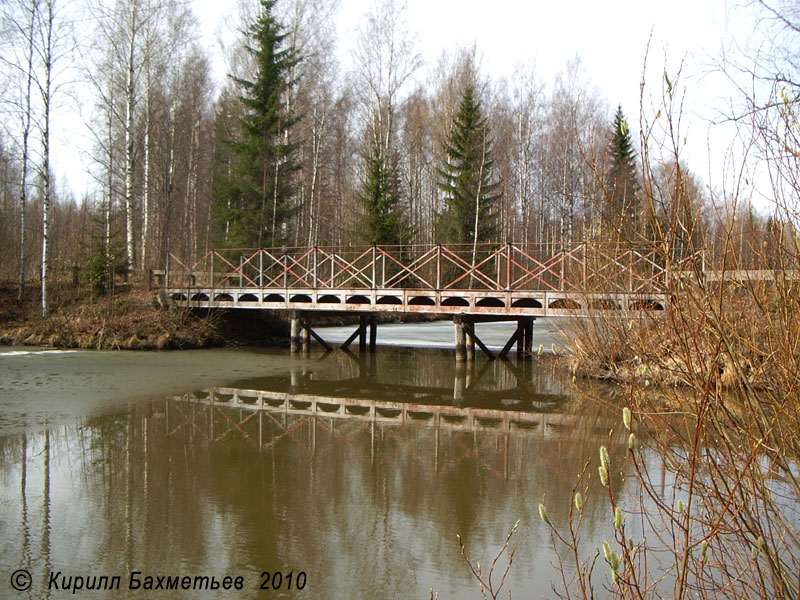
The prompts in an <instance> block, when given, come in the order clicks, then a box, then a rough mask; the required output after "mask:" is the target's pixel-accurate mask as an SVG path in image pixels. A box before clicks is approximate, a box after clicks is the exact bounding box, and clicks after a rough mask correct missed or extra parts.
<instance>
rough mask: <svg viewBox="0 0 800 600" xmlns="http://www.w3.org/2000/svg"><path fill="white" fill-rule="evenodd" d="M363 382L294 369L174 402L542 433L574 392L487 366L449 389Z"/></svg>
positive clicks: (362, 366) (464, 373)
mask: <svg viewBox="0 0 800 600" xmlns="http://www.w3.org/2000/svg"><path fill="white" fill-rule="evenodd" d="M353 362H354V364H356V365H357V366H358V369H359V371H358V375H356V376H351V377H344V378H336V379H333V378H328V379H324V378H323V379H320V378H316V377H315V375H317V374H316V373H313V372H311V373H308V372H306V373H303V372H302V371H300V370H299V369H294V370H293V371H291V373H289V374H287V375H276V376H271V377H263V378H259V379H255V380H252V381H248V382H242V383H241V384H240V385H238V386H237V387H214V388H210V389H203V390H199V391H195V392H192V393H189V394H184V395H182V396H179V397H177V398H175V400H177V401H180V402H182V403H189V404H194V405H201V406H207V407H212V408H219V409H226V408H228V409H239V410H240V411H247V412H257V411H263V412H265V413H269V414H270V415H273V416H274V415H281V414H282V415H286V416H288V415H294V416H301V417H314V418H316V417H319V418H325V419H338V420H341V419H347V420H352V421H367V422H373V423H384V424H398V425H407V424H417V425H423V426H433V427H436V428H448V429H467V430H475V429H489V430H499V431H510V430H512V429H524V430H532V429H535V428H540V429H541V430H542V431H544V430H546V429H547V428H549V427H559V426H562V425H565V424H567V423H571V422H572V421H573V418H572V417H571V416H568V415H565V414H563V407H564V405H565V404H566V403H567V402H568V401H569V399H570V398H569V396H570V394H569V391H568V389H567V388H565V387H562V385H561V384H560V383H554V382H550V384H549V389H547V390H545V391H541V390H534V389H533V387H532V383H531V380H530V369H527V368H523V367H520V366H516V365H513V364H511V363H510V362H508V361H502V362H500V363H492V362H486V363H484V365H483V368H482V369H481V370H480V371H476V370H475V369H472V370H468V369H466V368H456V370H455V372H454V377H453V385H452V387H445V386H443V385H441V384H438V385H437V384H435V383H433V384H430V383H429V384H427V385H426V384H420V383H416V384H405V383H392V382H386V381H379V380H378V377H377V376H376V366H375V363H374V361H372V360H365V359H363V358H362V359H358V360H356V359H354V361H353ZM500 365H505V367H506V368H505V369H504V370H503V372H502V373H501V375H504V376H503V377H501V378H500V379H502V380H503V381H504V384H502V385H497V384H495V385H488V386H486V385H482V384H483V381H484V379H485V378H486V374H487V372H488V371H489V369H490V368H494V370H495V375H496V374H497V373H496V372H497V367H499V366H500Z"/></svg>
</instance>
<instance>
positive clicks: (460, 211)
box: [437, 84, 500, 243]
mask: <svg viewBox="0 0 800 600" xmlns="http://www.w3.org/2000/svg"><path fill="white" fill-rule="evenodd" d="M444 151H445V155H446V162H445V164H444V165H443V166H442V167H441V168H440V169H438V172H439V177H440V178H441V179H440V181H439V189H440V190H441V191H442V192H444V201H445V204H446V207H445V210H444V211H443V212H442V213H441V214H440V215H438V222H437V236H438V238H439V239H440V240H441V241H444V242H455V243H473V242H485V241H493V240H495V239H496V238H497V236H498V231H499V230H498V226H497V217H498V215H497V201H498V200H499V199H500V193H498V192H497V190H498V187H499V184H498V183H497V182H496V181H495V178H494V176H493V167H494V160H493V159H492V140H491V138H490V136H489V128H488V124H487V122H486V119H485V118H484V117H483V115H482V113H481V103H480V100H479V99H478V98H477V97H476V95H475V87H474V86H473V85H471V84H470V85H468V86H467V87H466V88H465V90H464V94H463V95H462V98H461V102H460V104H459V107H458V112H457V113H456V115H455V117H453V123H452V127H451V129H450V134H449V136H448V138H447V140H446V141H445V143H444Z"/></svg>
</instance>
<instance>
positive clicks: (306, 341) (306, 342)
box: [300, 327, 311, 354]
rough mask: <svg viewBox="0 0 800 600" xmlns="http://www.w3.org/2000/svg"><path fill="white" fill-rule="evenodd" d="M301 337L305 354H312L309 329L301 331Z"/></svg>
mask: <svg viewBox="0 0 800 600" xmlns="http://www.w3.org/2000/svg"><path fill="white" fill-rule="evenodd" d="M300 336H301V339H302V342H303V343H302V345H303V354H309V353H310V352H311V334H310V333H309V332H308V329H306V328H305V327H303V328H301V330H300Z"/></svg>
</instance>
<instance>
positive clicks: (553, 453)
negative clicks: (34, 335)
mask: <svg viewBox="0 0 800 600" xmlns="http://www.w3.org/2000/svg"><path fill="white" fill-rule="evenodd" d="M536 343H538V341H537V342H536ZM535 364H536V363H535V361H534V363H533V364H531V363H530V362H529V363H527V364H526V363H516V362H503V361H495V362H491V363H490V362H488V361H486V360H485V359H483V357H479V360H478V361H476V364H475V366H474V367H470V368H469V369H467V368H457V367H456V365H455V362H454V359H453V355H452V353H448V352H446V351H437V350H431V349H428V350H419V349H418V350H403V349H392V348H385V347H384V348H380V349H379V351H378V353H377V354H375V355H370V356H367V357H366V358H364V359H359V358H358V357H357V356H355V355H350V354H346V353H343V352H334V353H331V354H329V355H327V356H323V355H321V353H320V351H315V353H314V354H312V355H311V356H310V357H307V358H293V357H290V356H288V354H287V352H286V351H283V350H242V349H235V350H230V349H229V350H203V351H185V352H162V353H128V352H89V351H80V352H58V351H48V350H40V349H29V348H3V349H0V481H2V488H0V517H1V520H0V549H1V550H2V551H1V552H0V557H2V558H1V559H0V560H1V564H0V575H1V577H0V597H2V598H16V597H19V598H60V597H65V598H66V597H70V596H71V597H87V598H106V597H107V598H114V597H129V598H205V597H210V598H214V597H224V598H309V599H311V598H314V599H316V598H319V599H323V598H334V599H337V598H356V599H357V598H370V599H374V598H403V599H405V598H410V599H428V598H431V590H434V593H438V598H441V599H464V598H467V599H469V598H480V597H481V594H480V590H479V588H478V586H477V584H476V582H475V580H474V579H473V577H472V576H471V574H470V572H469V570H468V567H467V565H466V564H465V562H464V560H463V558H462V557H461V555H460V549H459V544H458V539H457V536H458V535H460V536H461V538H462V539H463V540H464V542H465V543H466V546H467V548H468V552H469V555H470V556H471V557H472V558H473V559H474V560H475V561H480V562H481V564H482V565H488V564H489V563H490V561H491V559H492V558H493V557H494V555H495V554H496V552H497V550H498V549H499V548H500V547H501V545H502V543H503V540H504V538H505V536H506V534H507V533H508V531H509V530H510V528H511V527H512V525H513V524H514V523H515V522H516V521H517V520H519V521H520V525H519V530H518V532H517V534H516V535H515V537H514V541H515V544H516V555H515V557H514V564H513V566H512V568H511V572H510V574H509V576H508V579H507V582H506V586H507V589H510V590H512V591H513V597H514V598H538V597H542V596H548V597H552V596H553V595H554V594H553V592H552V590H551V583H555V584H556V585H558V582H559V576H558V573H557V572H556V571H555V570H554V567H553V564H554V562H555V555H554V552H553V550H552V545H551V540H550V535H549V530H548V529H547V527H546V526H545V525H544V524H543V523H542V521H541V520H540V518H539V513H538V506H539V502H540V500H541V499H542V495H543V494H546V498H547V506H548V509H549V513H550V520H551V521H552V522H554V523H555V524H557V525H562V526H563V524H564V523H565V519H566V518H567V511H568V510H569V506H570V504H571V497H572V487H573V485H574V483H575V480H576V477H577V475H578V473H579V472H580V471H581V469H582V467H583V465H584V463H585V461H586V460H587V459H588V458H594V457H595V456H596V454H597V448H598V446H599V445H600V444H602V443H605V441H606V439H607V435H608V431H609V429H610V428H611V427H618V420H619V416H618V411H617V410H615V409H610V408H609V404H606V403H597V402H592V401H588V400H586V399H585V398H583V397H582V395H580V394H576V393H575V392H574V390H573V387H572V385H571V384H570V383H569V382H565V381H562V380H560V379H559V378H558V377H557V376H555V375H553V374H552V373H550V372H547V371H544V370H542V369H541V368H538V370H537V367H535ZM237 389H238V390H248V391H246V392H241V394H240V393H239V392H237V391H236V390H237ZM259 390H260V391H262V392H269V394H267V397H269V398H272V399H274V402H273V403H272V404H273V405H274V406H273V405H269V404H267V403H266V402H265V409H262V410H253V409H252V407H248V406H231V403H232V401H231V398H232V397H239V395H241V397H243V398H246V399H247V398H249V399H250V400H247V401H248V402H252V399H253V398H255V397H257V395H258V391H259ZM287 397H288V398H289V400H288V401H287V402H288V403H284V404H283V405H282V406H283V408H281V407H280V406H279V405H280V403H281V401H282V400H281V399H282V398H287ZM210 398H215V399H216V400H217V402H216V403H215V404H213V405H212V404H210V403H209V399H210ZM309 398H316V399H319V400H320V402H322V401H323V400H325V403H324V404H322V403H321V404H320V406H323V407H324V406H328V407H333V409H332V412H330V413H328V414H326V413H324V411H323V412H321V413H320V414H318V415H316V416H315V415H310V414H298V412H297V411H292V410H285V409H286V408H287V407H294V408H297V407H300V408H303V407H305V406H308V402H306V403H305V404H304V402H301V401H299V400H298V401H296V402H292V399H295V400H297V399H301V400H304V401H305V400H308V399H309ZM337 398H339V399H341V398H348V399H350V400H351V401H353V402H360V403H361V404H362V405H363V406H368V405H369V403H370V402H372V403H373V404H374V405H376V406H378V407H379V408H380V411H378V410H377V409H375V414H376V415H377V414H378V412H380V415H381V418H380V419H377V418H375V419H372V418H370V416H369V415H370V414H372V413H365V412H364V411H362V410H356V411H354V412H352V413H351V412H347V411H344V413H345V414H341V413H342V411H336V410H335V409H336V406H337V402H339V403H340V404H341V400H337ZM388 402H394V403H397V404H395V405H390V404H388ZM609 402H611V403H612V404H613V399H610V400H609ZM402 403H414V405H415V406H414V407H412V408H408V412H407V418H405V419H402V418H399V417H397V415H398V414H399V413H400V412H402V411H401V410H400V409H396V407H397V406H402ZM392 406H394V407H395V409H392V410H390V408H387V407H392ZM443 406H444V407H455V408H451V409H447V410H450V411H451V412H450V413H447V415H449V416H447V415H445V416H441V417H438V418H433V417H431V416H430V415H432V414H434V413H435V412H436V411H437V410H439V409H438V408H437V407H443ZM381 407H382V408H381ZM326 410H327V409H326ZM365 410H366V409H365ZM471 411H472V412H474V413H475V414H479V415H480V418H478V417H475V418H472V417H469V415H470V414H471ZM480 411H482V412H480ZM518 412H519V413H521V414H517V413H518ZM403 414H405V413H403ZM611 452H612V460H613V457H614V455H615V454H621V453H623V452H624V449H623V448H617V447H614V448H612V449H611ZM595 506H596V507H597V508H596V509H595V508H592V506H591V505H589V506H587V512H586V515H585V517H584V525H583V527H584V529H583V532H582V535H583V539H584V542H585V543H586V547H587V548H588V549H590V550H592V551H593V550H594V547H595V546H597V545H599V544H600V541H601V540H602V539H603V538H604V537H606V538H607V537H608V536H609V535H610V533H609V532H610V527H611V525H610V523H609V521H610V519H609V517H608V515H606V513H605V512H603V511H604V510H605V509H604V505H603V503H600V502H597V503H595ZM503 564H504V563H503ZM22 569H24V570H25V571H26V572H27V573H29V574H30V577H31V579H30V585H31V587H30V588H29V589H27V590H23V591H20V592H17V591H15V589H14V588H13V587H11V584H12V583H13V584H15V585H18V586H19V587H22V588H24V587H25V583H26V580H25V574H24V573H22V574H20V570H22ZM265 572H268V573H269V575H266V574H265ZM51 573H52V574H53V577H51ZM131 573H134V575H133V577H134V578H133V579H131ZM136 573H139V574H136ZM277 574H280V575H277ZM92 577H94V578H95V579H91V578H92ZM103 577H105V578H106V579H102V578H103ZM114 577H119V582H120V585H119V590H102V589H101V590H91V591H88V590H87V589H85V588H86V587H88V586H89V585H92V586H93V587H94V586H101V585H102V584H105V583H109V584H111V583H113V582H114V581H115V580H114V579H113V578H114ZM148 577H152V579H151V580H149V583H150V584H152V587H153V588H154V589H152V590H145V589H144V588H145V587H147V586H148V579H147V578H148ZM173 577H190V578H191V579H190V580H187V581H190V583H191V584H192V585H193V586H194V585H199V586H201V588H202V587H203V585H204V581H206V580H203V579H199V580H196V579H195V578H196V577H201V578H202V577H208V578H210V579H209V580H208V581H210V582H211V583H210V584H208V585H207V586H206V587H209V588H211V587H213V585H214V582H216V583H219V584H220V589H219V590H213V589H204V590H203V591H198V590H197V589H195V590H188V591H185V590H183V589H181V585H182V584H183V582H184V580H182V579H180V580H179V579H174V580H171V579H170V578H173ZM226 577H230V580H227V583H228V584H230V585H232V586H233V587H234V588H235V587H237V584H240V585H238V587H241V588H242V589H240V590H236V589H232V590H230V591H224V590H223V589H222V587H224V586H225V583H226V580H225V578H226ZM79 578H81V579H80V580H79ZM159 578H162V579H161V580H159ZM237 578H238V579H237ZM494 579H495V582H497V581H498V580H499V576H498V575H497V574H496V575H495V578H494ZM54 581H55V585H54V583H53V582H54ZM79 581H80V583H79ZM170 581H172V584H170ZM198 581H199V583H197V582H198ZM131 583H133V587H134V588H135V587H136V585H137V584H138V585H140V586H141V587H139V588H138V589H129V588H130V587H131ZM159 583H161V584H162V585H164V586H169V585H177V588H178V589H172V590H166V591H165V590H161V589H155V588H157V587H158V584H159ZM262 584H266V585H267V586H268V587H270V588H275V587H277V588H279V589H277V590H275V589H267V590H261V589H259V588H260V587H261V586H262ZM79 585H80V586H81V587H83V588H84V589H83V590H80V591H78V593H77V594H76V595H73V591H75V588H77V587H78V586H79ZM65 588H69V589H65ZM299 588H302V589H299ZM503 597H506V596H505V592H504V593H503Z"/></svg>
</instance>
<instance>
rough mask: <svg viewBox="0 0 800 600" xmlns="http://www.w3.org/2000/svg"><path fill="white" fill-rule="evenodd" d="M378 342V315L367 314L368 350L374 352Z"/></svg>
mask: <svg viewBox="0 0 800 600" xmlns="http://www.w3.org/2000/svg"><path fill="white" fill-rule="evenodd" d="M377 343H378V315H376V314H372V315H370V316H369V351H370V352H371V353H373V354H374V353H375V350H376V346H377Z"/></svg>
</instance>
